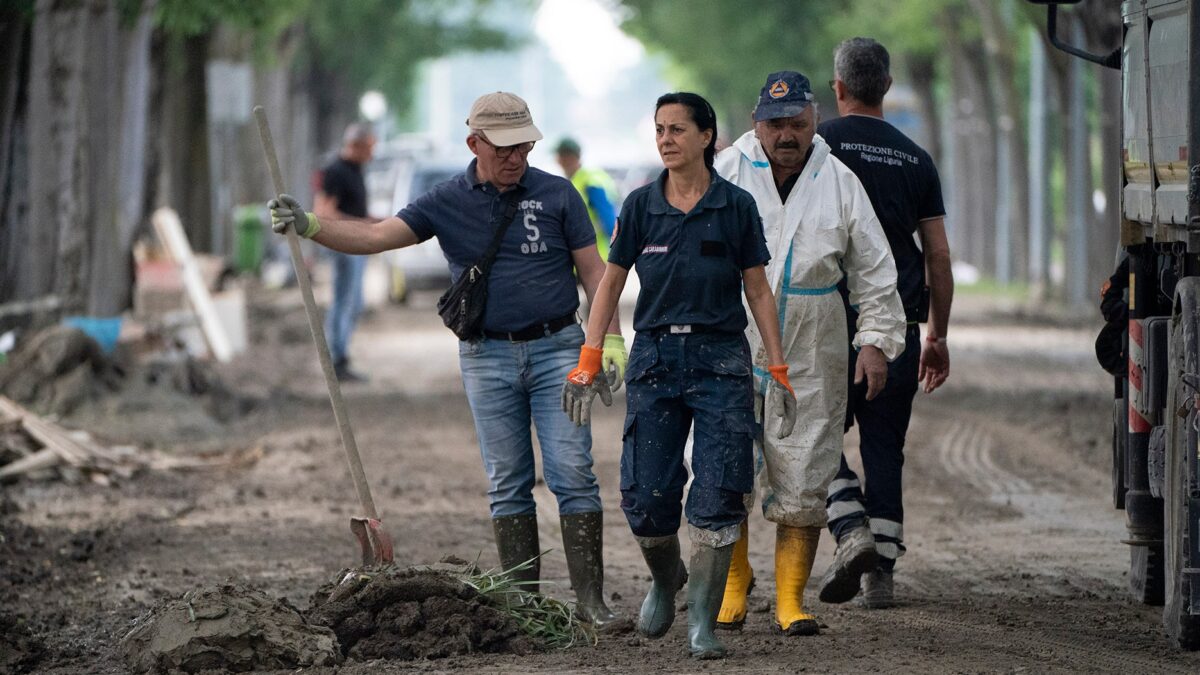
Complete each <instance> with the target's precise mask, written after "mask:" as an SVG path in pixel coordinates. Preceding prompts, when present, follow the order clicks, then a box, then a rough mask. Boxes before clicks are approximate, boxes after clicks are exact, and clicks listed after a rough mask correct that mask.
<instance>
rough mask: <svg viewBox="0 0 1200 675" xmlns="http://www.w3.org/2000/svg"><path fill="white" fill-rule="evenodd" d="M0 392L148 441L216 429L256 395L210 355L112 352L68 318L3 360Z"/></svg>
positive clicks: (100, 429)
mask: <svg viewBox="0 0 1200 675" xmlns="http://www.w3.org/2000/svg"><path fill="white" fill-rule="evenodd" d="M0 394H3V395H5V396H8V397H9V398H11V399H13V400H14V401H17V402H18V403H20V404H22V405H24V406H26V407H28V408H29V409H31V410H32V411H34V412H36V413H38V414H41V415H55V416H58V417H60V418H66V419H69V420H71V421H72V422H73V423H74V424H75V425H76V426H84V427H86V428H88V429H89V430H91V431H93V432H94V433H97V434H100V435H102V436H106V437H109V438H114V439H125V440H127V441H130V442H145V443H157V442H167V443H169V442H174V441H178V440H181V439H188V438H203V437H206V436H209V435H213V434H217V433H219V432H221V431H222V429H223V427H224V426H225V425H226V424H229V423H231V422H234V421H236V420H238V419H240V418H242V417H244V416H246V415H248V414H249V413H250V412H251V411H253V410H254V409H255V408H256V406H257V403H258V402H257V401H256V400H255V399H254V398H252V397H248V396H243V395H241V394H239V393H238V392H235V391H233V390H232V389H231V388H230V387H229V386H227V385H226V384H225V382H224V380H223V379H222V377H221V376H220V374H219V372H218V371H217V369H216V368H215V367H214V366H213V365H212V364H210V363H207V362H204V361H198V360H196V359H194V358H191V357H189V356H188V355H186V354H184V353H182V352H179V351H178V350H174V351H172V350H165V351H162V352H156V353H151V354H142V355H136V354H133V353H132V348H127V347H125V346H120V345H119V346H118V347H117V349H116V351H115V352H113V354H112V355H111V356H109V355H106V354H105V353H104V352H103V350H101V348H100V345H99V344H97V343H96V341H95V340H93V339H92V338H91V337H89V336H88V335H87V334H86V333H84V332H83V331H81V330H79V329H77V328H72V327H69V326H53V327H50V328H46V329H44V330H41V331H38V332H36V333H34V334H32V335H30V336H29V337H28V338H26V339H24V340H22V342H21V344H20V345H19V346H18V348H17V349H16V350H14V351H13V352H12V353H11V354H9V358H8V360H7V362H5V363H3V364H0ZM143 431H144V432H145V434H144V435H145V437H142V436H141V435H138V434H141V432H143ZM130 433H132V434H134V435H133V436H129V434H130Z"/></svg>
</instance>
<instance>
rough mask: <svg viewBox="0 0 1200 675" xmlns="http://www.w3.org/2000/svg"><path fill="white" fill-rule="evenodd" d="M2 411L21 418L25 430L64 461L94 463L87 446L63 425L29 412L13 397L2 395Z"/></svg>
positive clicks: (82, 463) (79, 463)
mask: <svg viewBox="0 0 1200 675" xmlns="http://www.w3.org/2000/svg"><path fill="white" fill-rule="evenodd" d="M0 411H2V412H4V413H5V414H7V415H9V416H16V417H19V418H21V421H22V424H23V426H24V427H25V432H26V433H28V434H29V435H30V436H32V437H33V438H34V440H36V441H37V442H39V443H41V444H42V445H44V446H46V447H47V448H50V449H52V450H54V451H55V452H56V453H58V456H59V457H61V458H62V460H63V462H65V463H67V464H68V465H70V466H75V467H82V466H88V465H92V464H94V462H93V461H92V456H91V453H89V452H88V451H87V448H85V447H84V446H82V445H81V444H80V443H78V442H76V441H75V440H74V439H72V438H71V437H70V436H68V435H67V433H66V431H64V430H63V429H62V428H61V427H59V426H58V425H56V424H53V423H51V422H47V421H46V420H44V419H42V418H41V417H39V416H37V415H35V414H33V413H31V412H29V411H28V410H26V409H25V408H23V407H21V406H20V405H18V404H17V403H16V402H14V401H13V400H12V399H9V398H8V397H5V396H0Z"/></svg>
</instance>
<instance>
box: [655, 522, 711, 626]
mask: <svg viewBox="0 0 1200 675" xmlns="http://www.w3.org/2000/svg"><path fill="white" fill-rule="evenodd" d="M637 540H638V544H639V545H640V546H641V548H642V557H643V558H645V559H646V566H647V567H649V568H650V576H651V577H653V579H654V581H653V583H651V584H650V591H649V592H648V593H646V599H645V600H643V601H642V611H641V613H640V614H639V615H638V625H637V628H638V632H639V633H641V634H642V635H644V636H646V637H648V638H660V637H662V636H663V635H666V633H667V631H668V630H670V628H671V623H672V622H673V621H674V620H675V594H676V593H678V592H679V589H681V588H683V585H684V584H685V583H687V578H688V573H687V568H686V567H684V565H683V559H682V558H680V557H679V536H678V535H674V534H672V535H669V536H666V537H638V538H637ZM725 564H726V565H727V566H728V564H729V561H728V559H726V561H725ZM722 590H723V587H722Z"/></svg>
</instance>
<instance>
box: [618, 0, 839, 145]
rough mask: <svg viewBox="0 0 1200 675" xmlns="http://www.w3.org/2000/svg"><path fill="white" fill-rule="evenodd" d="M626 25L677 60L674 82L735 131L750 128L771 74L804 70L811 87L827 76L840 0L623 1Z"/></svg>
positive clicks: (625, 27)
mask: <svg viewBox="0 0 1200 675" xmlns="http://www.w3.org/2000/svg"><path fill="white" fill-rule="evenodd" d="M622 4H624V5H625V6H626V7H627V8H628V9H629V10H630V15H629V16H628V17H627V18H626V19H625V21H624V22H623V24H622V27H623V28H624V29H625V30H626V31H627V32H629V33H630V34H631V35H633V36H634V37H636V38H638V39H639V40H641V41H642V42H643V43H644V44H646V45H647V46H648V47H649V48H651V49H652V50H655V51H659V52H663V53H666V54H668V55H670V57H671V58H672V61H673V62H674V65H675V68H676V70H674V71H672V72H669V73H668V76H671V77H673V79H674V80H675V82H676V84H677V85H679V86H682V87H687V88H692V89H695V90H696V91H697V93H700V94H702V95H704V96H705V97H706V98H708V99H709V100H710V101H711V102H712V104H713V106H714V107H715V108H716V109H717V111H718V114H719V115H720V116H721V122H722V125H723V126H725V127H728V128H732V129H746V128H749V126H750V111H751V109H753V107H754V102H755V100H756V99H757V97H758V91H759V89H760V88H761V87H762V84H763V81H764V80H765V79H766V76H767V74H768V73H770V72H772V71H776V70H784V69H789V70H799V71H800V72H803V73H805V74H806V75H808V76H809V77H810V79H811V80H812V82H813V87H814V89H816V90H820V89H821V83H823V82H824V81H825V80H828V79H829V76H828V73H829V72H830V70H831V67H830V65H829V62H830V60H831V59H830V57H829V54H830V50H832V48H833V45H834V44H836V41H835V40H834V38H833V37H832V36H830V35H829V34H828V33H827V31H825V30H824V28H823V24H824V22H825V21H827V20H828V18H829V16H830V15H831V14H834V13H836V12H838V11H840V10H839V9H838V8H839V7H840V6H841V5H842V4H844V2H843V1H842V0H807V1H806V2H795V1H794V0H758V1H756V2H754V3H745V2H738V1H737V0H709V1H706V2H691V1H690V0H623V3H622Z"/></svg>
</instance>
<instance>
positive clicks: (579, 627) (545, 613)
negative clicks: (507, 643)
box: [458, 556, 596, 649]
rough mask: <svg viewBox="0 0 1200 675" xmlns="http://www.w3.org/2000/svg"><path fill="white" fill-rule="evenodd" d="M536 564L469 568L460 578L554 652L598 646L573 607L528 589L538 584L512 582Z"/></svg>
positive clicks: (532, 561)
mask: <svg viewBox="0 0 1200 675" xmlns="http://www.w3.org/2000/svg"><path fill="white" fill-rule="evenodd" d="M539 557H540V556H539ZM536 560H537V558H531V559H529V560H526V561H525V562H523V563H521V564H520V565H517V566H515V567H513V568H512V569H508V570H499V569H494V568H493V569H488V570H480V569H479V568H478V567H477V566H475V565H470V566H468V567H467V568H466V570H467V571H466V572H465V573H464V574H462V575H458V578H459V580H460V581H462V582H463V583H464V584H466V585H467V586H470V587H471V588H473V589H474V590H475V591H476V592H478V593H479V594H480V595H482V596H483V597H484V599H485V600H487V601H488V602H489V603H490V604H491V605H492V606H494V607H496V608H497V609H499V610H500V611H502V612H505V613H507V614H509V615H510V616H512V617H513V618H514V619H515V620H516V622H517V624H518V625H519V626H520V627H521V630H522V631H523V632H524V633H525V634H526V635H529V636H530V637H533V638H536V639H537V640H540V641H542V642H543V643H544V644H546V645H547V646H549V647H551V648H552V649H567V648H569V647H573V646H576V645H579V644H588V645H595V644H596V631H595V629H594V628H593V627H592V625H591V624H590V623H588V622H586V621H584V620H583V619H582V618H580V616H579V615H578V614H577V613H576V612H575V605H574V603H569V602H563V601H561V600H555V599H554V598H549V597H546V596H544V595H542V594H541V593H534V592H533V591H531V590H529V589H528V587H529V586H532V585H534V584H536V583H537V582H530V581H517V580H515V579H514V578H513V576H512V575H513V573H514V572H520V571H522V570H525V569H528V568H529V567H531V566H532V565H533V563H534V562H535V561H536ZM542 583H545V582H542Z"/></svg>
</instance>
